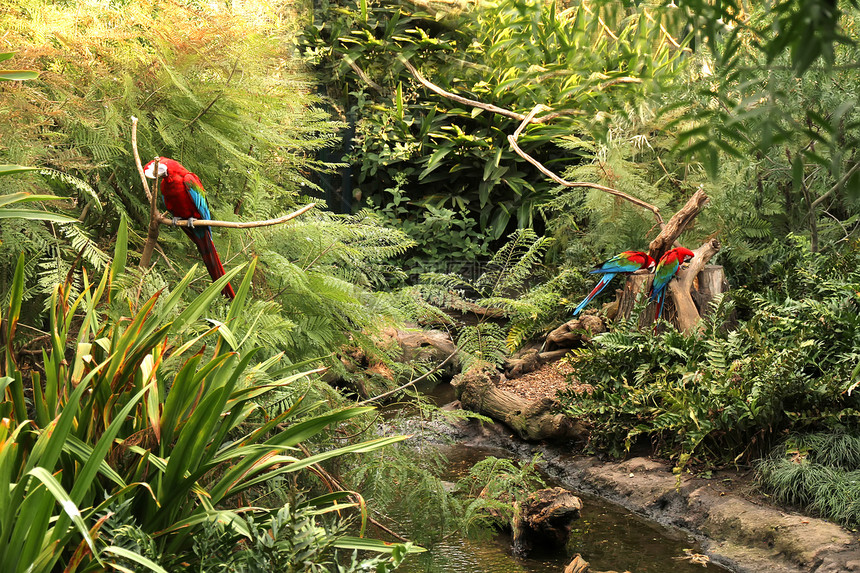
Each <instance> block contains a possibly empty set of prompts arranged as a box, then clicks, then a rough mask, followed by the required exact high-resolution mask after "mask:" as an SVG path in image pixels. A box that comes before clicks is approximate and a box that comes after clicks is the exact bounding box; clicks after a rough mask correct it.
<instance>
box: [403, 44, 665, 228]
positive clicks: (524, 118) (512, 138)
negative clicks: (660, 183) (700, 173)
mask: <svg viewBox="0 0 860 573" xmlns="http://www.w3.org/2000/svg"><path fill="white" fill-rule="evenodd" d="M398 57H399V59H400V61H401V62H402V63H403V65H404V66H406V69H408V70H409V71H410V72H411V73H412V75H413V76H415V79H416V80H418V81H419V82H421V84H422V85H423V86H424V87H426V88H427V89H429V90H431V91H434V92H436V93H437V94H439V95H441V96H444V97H446V98H449V99H452V100H454V101H456V102H458V103H462V104H463V105H470V106H472V107H477V108H479V109H483V110H486V111H490V112H492V113H497V114H499V115H503V116H505V117H510V118H513V119H518V120H520V121H521V122H522V123H521V124H520V126H519V128H517V130H516V131H515V132H514V134H513V135H509V136H508V142H509V143H510V144H511V147H512V148H513V149H514V151H515V152H516V153H517V155H519V156H520V157H522V158H523V159H525V160H526V161H528V162H529V163H531V164H532V165H534V166H535V167H537V169H538V170H539V171H540V172H541V173H543V174H544V175H546V176H547V177H549V178H550V179H552V180H553V181H555V182H556V183H558V184H559V185H563V186H565V187H587V188H590V189H597V190H598V191H603V192H604V193H609V194H610V195H614V196H616V197H619V198H621V199H624V200H625V201H629V202H630V203H633V204H634V205H636V206H638V207H642V208H643V209H647V210H649V211H651V212H652V213H654V217H655V218H656V219H657V223H658V224H659V225H660V227H661V228H662V227H663V225H664V223H663V217H662V216H661V215H660V209H658V208H657V207H656V206H654V205H651V204H650V203H647V202H645V201H643V200H641V199H637V198H636V197H633V196H632V195H628V194H627V193H624V192H623V191H619V190H617V189H613V188H611V187H606V186H604V185H599V184H597V183H589V182H586V181H567V180H565V179H562V178H561V177H559V176H558V175H556V174H555V173H553V172H552V171H550V170H549V169H547V168H546V167H544V165H543V164H541V163H540V162H539V161H538V160H537V159H535V158H534V157H532V156H531V155H529V154H527V153H526V152H525V151H523V150H522V148H521V147H520V146H519V145H518V144H517V139H518V138H519V136H520V134H521V133H522V131H523V129H525V127H526V125H528V124H530V123H544V122H546V121H547V120H549V119H554V118H556V117H559V115H561V113H560V112H553V113H548V114H546V115H544V116H542V117H540V118H537V119H535V116H536V115H537V114H538V113H540V112H543V111H551V108H549V107H547V106H545V105H543V104H538V105H536V106H535V107H534V109H532V111H531V113H529V114H528V115H523V114H521V113H517V112H514V111H510V110H507V109H504V108H501V107H498V106H495V105H492V104H486V103H483V102H480V101H476V100H472V99H468V98H464V97H461V96H458V95H457V94H453V93H451V92H449V91H446V90H444V89H442V88H441V87H439V86H437V85H436V84H434V83H432V82H430V81H428V80H427V79H425V78H424V76H422V75H421V72H419V71H418V70H417V69H416V68H415V66H413V65H412V64H411V63H410V62H409V60H407V59H406V58H404V57H403V56H398ZM628 81H637V80H635V79H634V78H618V79H617V80H612V81H611V82H608V83H607V87H608V85H612V84H613V83H628ZM571 111H573V112H574V113H575V110H571Z"/></svg>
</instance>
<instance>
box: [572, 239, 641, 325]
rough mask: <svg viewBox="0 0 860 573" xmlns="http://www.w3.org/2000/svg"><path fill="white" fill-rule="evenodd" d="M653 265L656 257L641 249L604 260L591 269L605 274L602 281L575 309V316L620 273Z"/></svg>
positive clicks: (593, 271) (601, 278)
mask: <svg viewBox="0 0 860 573" xmlns="http://www.w3.org/2000/svg"><path fill="white" fill-rule="evenodd" d="M653 267H654V259H652V258H651V257H650V256H648V255H647V254H645V253H643V252H640V251H624V252H623V253H619V254H617V255H615V256H614V257H612V258H611V259H607V260H605V261H603V262H602V263H600V264H599V265H597V266H595V267H594V269H592V270H591V271H590V272H592V273H594V274H602V275H603V276H602V277H600V281H599V282H598V283H597V286H595V287H594V290H592V291H591V293H590V294H589V295H588V296H587V297H585V300H583V301H582V302H581V303H579V306H577V307H576V309H574V311H573V316H576V315H578V314H579V313H580V312H582V309H583V308H585V305H587V304H588V303H589V302H591V299H593V298H594V297H596V296H597V295H598V294H600V291H602V290H603V289H604V288H606V285H608V284H609V282H610V281H611V280H612V279H613V278H615V275H617V274H618V273H632V272H634V271H638V270H639V269H650V268H653Z"/></svg>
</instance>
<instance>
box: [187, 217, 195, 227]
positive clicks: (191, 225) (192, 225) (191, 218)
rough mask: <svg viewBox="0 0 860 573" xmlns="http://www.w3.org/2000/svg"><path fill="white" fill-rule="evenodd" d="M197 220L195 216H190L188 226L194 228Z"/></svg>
mask: <svg viewBox="0 0 860 573" xmlns="http://www.w3.org/2000/svg"><path fill="white" fill-rule="evenodd" d="M196 220H197V219H195V218H194V217H188V228H189V229H193V228H194V221H196Z"/></svg>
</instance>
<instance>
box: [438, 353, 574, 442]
mask: <svg viewBox="0 0 860 573" xmlns="http://www.w3.org/2000/svg"><path fill="white" fill-rule="evenodd" d="M500 377H501V373H500V372H499V371H498V370H496V368H495V366H493V365H492V364H488V363H480V364H476V365H474V366H472V367H471V368H469V369H468V370H466V372H464V373H462V374H458V375H457V376H454V378H453V379H452V380H451V386H453V387H454V392H455V394H456V396H457V398H458V399H459V400H460V403H461V404H462V406H463V408H465V409H467V410H472V411H473V412H478V413H480V414H484V415H486V416H489V417H490V418H492V419H494V420H496V421H499V422H502V423H503V424H505V425H506V426H508V427H509V428H511V429H512V430H513V431H514V432H516V433H517V435H518V436H519V437H520V438H522V439H524V440H536V441H538V440H571V439H573V440H584V439H586V437H587V435H588V429H587V428H586V427H585V425H584V424H582V423H580V422H576V421H573V420H571V419H570V418H568V417H567V416H565V415H564V414H560V413H555V411H556V410H557V409H558V403H557V402H556V401H555V400H553V399H552V398H549V397H544V398H541V399H539V400H528V399H526V398H523V397H521V396H518V395H516V394H514V393H512V392H508V391H506V390H502V389H500V388H498V386H497V383H498V381H499V380H500Z"/></svg>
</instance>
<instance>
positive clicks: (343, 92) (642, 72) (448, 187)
mask: <svg viewBox="0 0 860 573" xmlns="http://www.w3.org/2000/svg"><path fill="white" fill-rule="evenodd" d="M426 10H428V11H425V9H416V8H408V7H407V6H405V5H402V4H400V3H397V2H384V3H381V4H373V5H368V4H367V3H364V2H343V3H341V4H340V5H335V4H333V3H332V4H329V3H322V4H320V7H319V8H318V11H317V12H316V13H315V15H314V21H313V23H312V24H311V25H309V26H308V27H307V31H306V34H305V38H304V42H305V46H304V47H305V49H306V50H307V52H308V54H309V56H311V57H312V58H313V59H314V61H316V62H317V63H318V64H319V65H320V66H321V68H322V69H323V70H324V71H325V74H326V75H327V76H329V77H331V78H332V83H331V84H330V86H331V89H332V92H333V93H334V94H335V95H336V97H338V99H339V100H340V101H341V105H342V106H343V108H344V110H345V111H347V110H348V111H349V114H350V115H351V116H357V117H358V118H359V121H358V126H357V131H358V133H357V138H356V139H357V145H356V149H355V150H354V152H353V158H354V163H355V164H356V166H357V168H358V169H359V172H358V173H357V177H356V178H357V183H358V186H359V189H360V193H361V196H362V197H364V198H365V199H367V200H369V201H370V202H371V203H372V204H373V205H374V206H375V207H376V208H377V209H378V210H380V211H381V212H382V213H383V214H384V215H385V216H386V218H387V219H388V220H390V221H393V222H396V223H397V224H398V225H399V226H400V227H401V228H403V229H404V230H405V231H406V232H408V233H410V235H411V236H412V237H413V238H414V239H415V240H416V241H417V242H418V244H419V249H418V251H416V252H415V253H414V255H413V256H412V258H410V260H409V262H408V265H409V266H410V267H413V268H414V267H416V266H417V267H418V268H432V267H433V265H435V266H436V268H435V269H434V270H438V266H439V262H438V261H440V260H441V261H446V260H450V259H453V260H455V261H457V260H458V259H463V258H467V259H471V258H473V257H474V256H475V255H487V254H488V253H489V249H490V245H492V244H493V242H494V241H496V240H498V239H500V238H501V237H503V236H504V235H505V234H507V233H509V232H510V230H511V229H512V228H513V227H516V226H519V227H527V226H533V225H538V226H542V225H543V224H544V221H543V216H542V215H541V211H540V207H541V206H542V205H543V204H545V203H546V202H547V201H548V200H549V199H550V198H551V196H552V190H553V188H554V186H555V184H554V183H552V182H551V181H549V180H547V179H545V178H544V177H543V176H542V175H540V174H539V173H538V171H537V170H536V168H535V167H534V166H532V165H531V164H529V163H528V162H527V161H526V160H525V159H523V158H522V157H520V156H519V155H517V154H516V153H514V151H513V150H512V149H511V147H510V145H509V144H508V141H507V137H508V136H509V135H511V134H513V132H514V131H515V130H516V128H517V127H518V125H519V123H520V121H519V120H517V119H513V118H509V117H504V116H502V115H499V114H493V113H490V112H487V111H484V110H481V109H478V108H477V107H474V106H472V105H469V104H464V103H459V102H456V101H453V100H451V99H448V98H445V97H442V96H440V95H438V94H435V93H432V92H430V91H429V90H427V89H426V88H425V87H423V86H421V85H420V84H418V83H417V82H416V80H415V78H414V77H413V76H412V74H411V73H409V71H408V70H407V69H405V68H404V66H403V65H402V64H401V63H398V61H400V62H402V61H403V60H410V61H411V62H412V63H413V64H414V65H415V66H417V67H418V68H419V69H421V70H423V72H424V73H425V75H427V76H428V78H429V79H430V80H431V81H433V82H434V83H436V84H438V85H439V86H441V87H442V88H444V89H447V90H450V91H453V92H455V93H457V94H458V95H460V96H461V97H467V98H470V99H473V100H477V101H481V102H483V103H486V104H493V105H496V106H499V107H502V108H505V109H508V110H511V111H513V112H517V113H521V114H527V113H528V112H529V111H531V109H532V108H533V107H534V106H535V105H537V104H542V105H545V106H548V107H549V108H550V109H551V110H552V112H558V116H557V117H555V118H554V119H552V120H551V121H546V122H544V123H538V124H533V125H531V126H530V127H529V128H528V129H527V130H526V131H525V132H524V133H523V135H522V137H521V139H520V145H521V146H522V147H523V149H524V150H525V151H526V152H528V153H530V154H533V155H534V156H535V157H536V158H537V159H539V160H540V161H542V162H544V163H546V164H547V165H548V166H550V167H551V168H556V169H557V168H558V166H560V165H567V164H571V163H572V164H581V163H583V162H585V163H591V157H590V156H589V154H588V153H587V152H586V151H584V150H583V149H581V146H578V145H566V143H570V142H573V143H574V144H575V143H576V142H580V141H582V140H586V141H587V142H594V141H595V140H596V139H599V140H601V141H607V140H610V139H611V138H612V136H611V133H612V131H613V129H614V124H615V123H616V122H617V119H618V118H617V117H616V114H617V115H620V116H622V117H629V118H634V117H638V116H639V115H641V114H644V115H646V116H647V115H653V113H654V112H655V110H653V109H648V106H646V108H645V109H643V108H641V107H640V106H641V105H642V104H644V102H645V101H646V100H647V99H648V98H650V99H651V101H652V102H653V101H654V97H655V96H659V94H661V93H663V92H664V91H665V90H668V89H669V88H670V85H671V84H672V82H673V81H675V80H676V79H677V78H678V77H679V74H680V73H681V71H682V70H683V69H684V67H685V65H684V63H685V60H684V58H683V57H681V56H682V55H683V52H682V50H680V49H679V47H678V46H677V44H673V42H674V39H672V38H671V36H669V34H668V33H667V32H666V27H665V26H664V24H666V25H668V26H669V28H673V27H677V26H674V25H673V22H672V19H671V17H669V18H667V17H666V14H670V12H665V11H663V10H660V9H657V10H652V9H646V8H644V7H643V8H641V9H637V10H634V11H633V13H626V12H625V11H623V10H619V9H618V8H617V7H612V6H605V7H599V6H597V7H594V8H590V7H588V6H586V5H574V6H572V7H571V8H569V9H567V10H564V11H561V10H559V9H558V8H557V6H556V5H555V4H552V3H536V2H519V1H516V0H502V1H500V2H497V3H490V4H487V3H481V4H480V5H477V6H476V7H474V8H472V7H470V8H467V9H465V10H464V11H462V12H456V11H453V12H449V13H445V12H438V13H434V12H433V11H432V9H429V8H428V9H426ZM607 23H608V24H607ZM607 26H609V28H607ZM678 33H680V30H678ZM585 47H587V49H585ZM398 59H399V60H398ZM392 62H393V65H392ZM368 80H370V81H372V82H373V84H371V83H370V81H368ZM586 145H589V143H586ZM608 178H609V179H610V180H611V183H615V182H617V181H618V179H616V178H615V177H613V176H611V175H609V176H608ZM601 182H604V181H602V178H601ZM630 184H631V185H635V183H634V182H632V181H631V182H630ZM624 185H625V186H626V185H627V183H626V182H625V183H624ZM578 193H579V194H580V195H581V191H578ZM442 224H444V225H446V226H447V227H448V228H449V229H451V230H450V231H449V232H447V233H446V234H445V236H443V237H440V236H439V235H438V233H437V232H436V226H435V225H442Z"/></svg>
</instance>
